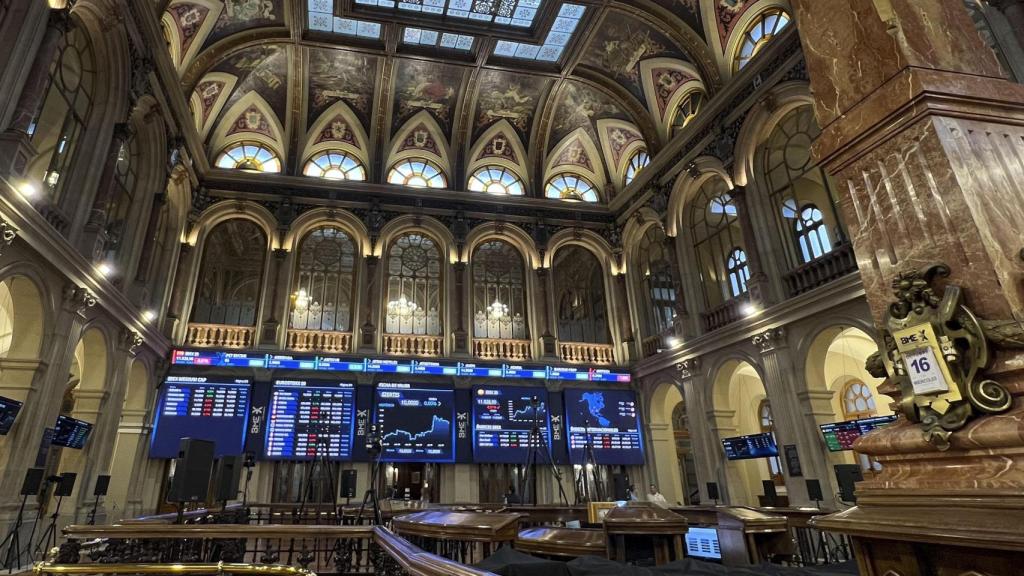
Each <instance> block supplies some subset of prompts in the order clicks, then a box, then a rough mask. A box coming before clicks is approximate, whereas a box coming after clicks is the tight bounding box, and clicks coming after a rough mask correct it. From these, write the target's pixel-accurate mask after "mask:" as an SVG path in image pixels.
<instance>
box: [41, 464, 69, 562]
mask: <svg viewBox="0 0 1024 576" xmlns="http://www.w3.org/2000/svg"><path fill="white" fill-rule="evenodd" d="M76 478H78V474H76V473H75V472H65V473H63V474H61V475H60V476H56V477H51V478H49V480H50V481H51V482H56V484H57V489H56V490H54V491H53V495H54V496H56V497H57V507H56V508H55V509H54V511H53V514H52V515H51V516H50V525H49V526H47V527H46V531H44V532H43V535H42V536H41V537H40V538H39V544H37V545H36V556H37V557H39V559H40V560H42V558H43V556H44V555H45V554H46V551H47V550H49V549H50V548H53V547H54V546H56V545H57V518H59V517H60V505H61V503H62V502H63V501H64V498H66V497H68V496H71V493H72V492H74V491H75V479H76Z"/></svg>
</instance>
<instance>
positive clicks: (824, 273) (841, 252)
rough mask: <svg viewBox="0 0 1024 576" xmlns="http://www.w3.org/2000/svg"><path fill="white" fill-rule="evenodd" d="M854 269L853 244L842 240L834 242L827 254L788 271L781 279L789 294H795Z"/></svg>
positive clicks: (855, 266)
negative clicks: (839, 242) (841, 241)
mask: <svg viewBox="0 0 1024 576" xmlns="http://www.w3.org/2000/svg"><path fill="white" fill-rule="evenodd" d="M856 271H857V258H856V257H855V256H854V254H853V244H851V243H850V242H843V243H841V244H836V245H835V246H834V247H833V248H832V251H830V252H828V253H827V254H823V255H822V256H820V257H818V258H815V259H814V260H811V261H810V262H808V263H807V264H804V265H802V266H800V267H799V268H797V269H795V270H793V271H792V272H789V273H788V274H786V275H785V276H783V280H785V282H786V290H787V291H788V292H789V295H790V296H796V295H798V294H803V293H804V292H808V291H810V290H813V289H815V288H817V287H818V286H823V285H825V284H828V283H829V282H832V281H833V280H838V279H839V278H842V277H843V276H846V275H847V274H850V273H852V272H856Z"/></svg>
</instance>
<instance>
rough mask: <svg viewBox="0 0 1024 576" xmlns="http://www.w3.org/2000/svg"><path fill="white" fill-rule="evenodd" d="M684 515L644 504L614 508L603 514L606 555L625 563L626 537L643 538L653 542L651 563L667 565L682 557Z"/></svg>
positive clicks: (684, 527)
mask: <svg viewBox="0 0 1024 576" xmlns="http://www.w3.org/2000/svg"><path fill="white" fill-rule="evenodd" d="M686 530H687V523H686V518H685V517H683V516H680V515H679V514H676V513H675V512H672V511H671V510H668V509H665V508H661V507H660V506H654V505H651V504H646V503H631V504H630V505H628V506H623V507H621V508H615V509H614V510H611V511H609V512H608V514H607V515H606V516H605V517H604V532H605V535H607V537H608V541H609V547H608V557H609V558H610V559H612V560H616V561H618V562H626V561H627V560H628V558H627V555H626V539H627V538H645V539H649V540H650V541H651V542H653V544H654V562H655V564H657V565H659V566H660V565H662V564H667V563H669V562H671V561H672V560H679V559H682V558H683V550H684V546H683V536H684V535H685V534H686Z"/></svg>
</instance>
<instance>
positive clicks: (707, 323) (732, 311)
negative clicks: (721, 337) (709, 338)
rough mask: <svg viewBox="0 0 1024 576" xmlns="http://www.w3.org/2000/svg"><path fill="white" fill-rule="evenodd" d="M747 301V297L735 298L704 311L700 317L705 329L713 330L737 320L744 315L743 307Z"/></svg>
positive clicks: (706, 330) (707, 330)
mask: <svg viewBox="0 0 1024 576" xmlns="http://www.w3.org/2000/svg"><path fill="white" fill-rule="evenodd" d="M746 303H747V299H746V298H733V299H732V300H727V301H726V302H724V303H722V304H720V305H718V306H716V307H714V308H712V309H711V310H708V311H707V312H702V313H701V315H700V318H701V321H702V322H703V325H704V331H705V332H712V331H714V330H718V329H719V328H724V327H725V326H728V325H729V324H732V323H733V322H736V321H737V320H739V319H740V318H742V317H743V313H742V312H741V309H742V307H743V305H744V304H746Z"/></svg>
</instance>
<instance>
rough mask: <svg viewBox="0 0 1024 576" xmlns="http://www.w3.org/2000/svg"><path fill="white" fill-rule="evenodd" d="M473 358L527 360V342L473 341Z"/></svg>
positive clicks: (475, 339) (484, 339) (528, 352)
mask: <svg viewBox="0 0 1024 576" xmlns="http://www.w3.org/2000/svg"><path fill="white" fill-rule="evenodd" d="M473 356H475V357H477V358H485V359H488V360H529V359H530V341H529V340H497V339H491V338H474V339H473Z"/></svg>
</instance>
